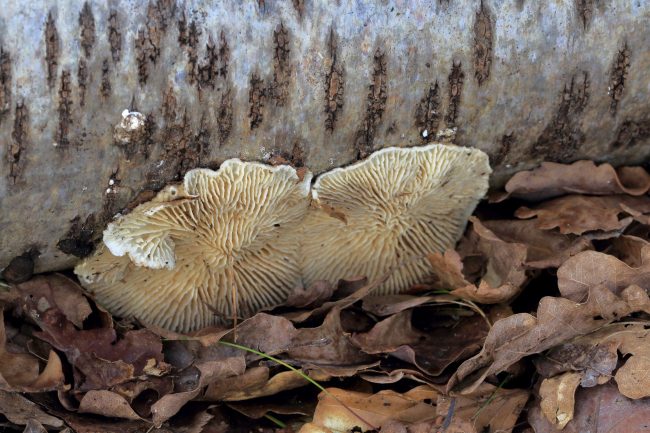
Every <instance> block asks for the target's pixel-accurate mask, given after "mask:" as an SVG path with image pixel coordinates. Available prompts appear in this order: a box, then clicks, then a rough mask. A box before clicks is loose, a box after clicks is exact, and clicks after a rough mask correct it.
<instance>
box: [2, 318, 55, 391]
mask: <svg viewBox="0 0 650 433" xmlns="http://www.w3.org/2000/svg"><path fill="white" fill-rule="evenodd" d="M64 382H65V377H64V374H63V365H62V364H61V359H60V358H59V356H58V355H57V354H56V352H54V351H53V350H50V354H49V358H48V360H47V364H46V365H45V368H44V369H43V371H42V372H41V371H40V362H39V360H38V358H36V357H35V356H33V355H31V354H29V353H16V352H11V351H9V350H8V348H7V336H6V333H5V324H4V314H3V312H2V310H0V390H5V391H19V392H43V391H50V390H54V389H59V388H62V387H63V384H64Z"/></svg>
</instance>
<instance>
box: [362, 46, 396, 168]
mask: <svg viewBox="0 0 650 433" xmlns="http://www.w3.org/2000/svg"><path fill="white" fill-rule="evenodd" d="M387 80H388V74H387V69H386V55H385V54H384V52H383V51H382V50H381V49H379V48H377V49H376V50H375V55H374V59H373V72H372V83H371V84H370V85H369V86H368V97H367V99H366V115H365V118H364V121H363V126H362V127H361V129H360V130H359V131H358V132H357V139H356V140H355V143H354V147H355V150H356V154H357V155H356V157H357V159H361V158H365V157H366V156H368V155H369V154H370V153H371V152H372V150H373V147H374V141H375V134H376V133H377V127H378V126H379V124H380V123H381V119H382V117H383V115H384V110H385V109H386V101H387V99H388V91H387V85H386V81H387Z"/></svg>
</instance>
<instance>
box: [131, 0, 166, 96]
mask: <svg viewBox="0 0 650 433" xmlns="http://www.w3.org/2000/svg"><path fill="white" fill-rule="evenodd" d="M175 9H176V2H175V0H156V1H155V2H153V1H150V2H149V6H148V7H147V20H146V24H145V28H144V29H140V30H138V36H137V37H136V40H135V51H136V61H137V64H138V79H139V81H140V84H141V85H145V84H146V83H147V79H148V78H149V65H150V64H151V65H155V64H156V62H157V61H158V58H159V57H160V49H161V46H162V40H163V37H164V36H165V33H166V31H167V27H168V25H169V21H170V20H171V18H172V17H173V16H174V11H175Z"/></svg>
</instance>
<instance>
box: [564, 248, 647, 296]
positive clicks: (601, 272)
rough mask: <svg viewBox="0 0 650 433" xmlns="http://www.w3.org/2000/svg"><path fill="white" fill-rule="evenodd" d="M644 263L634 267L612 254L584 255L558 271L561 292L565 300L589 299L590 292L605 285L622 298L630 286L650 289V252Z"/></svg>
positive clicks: (592, 253) (584, 253) (644, 258)
mask: <svg viewBox="0 0 650 433" xmlns="http://www.w3.org/2000/svg"><path fill="white" fill-rule="evenodd" d="M641 260H642V263H641V264H640V265H639V266H638V267H636V268H633V267H630V266H629V265H627V264H626V263H625V262H623V261H621V260H619V259H617V258H616V257H614V256H611V255H609V254H604V253H600V252H597V251H584V252H581V253H579V254H576V255H575V256H573V257H571V258H570V259H568V260H567V261H566V262H564V263H563V264H562V266H560V268H559V269H558V270H557V279H558V288H559V289H560V293H561V294H562V296H564V297H565V298H568V299H571V300H573V301H576V302H582V301H584V299H586V297H587V294H588V291H589V288H590V287H593V286H595V285H604V286H605V287H607V288H608V289H609V290H611V291H612V292H614V293H616V294H618V293H620V292H621V290H623V289H625V288H626V287H628V286H630V285H638V286H640V287H644V288H649V287H650V248H645V249H644V250H643V256H642V258H641Z"/></svg>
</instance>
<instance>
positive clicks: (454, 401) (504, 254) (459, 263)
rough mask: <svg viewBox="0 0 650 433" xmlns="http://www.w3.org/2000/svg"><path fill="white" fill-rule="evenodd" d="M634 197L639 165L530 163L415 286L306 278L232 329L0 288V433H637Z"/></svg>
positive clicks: (49, 280)
mask: <svg viewBox="0 0 650 433" xmlns="http://www.w3.org/2000/svg"><path fill="white" fill-rule="evenodd" d="M649 189H650V175H649V174H648V173H647V172H646V170H645V169H643V168H640V167H627V168H625V167H624V168H619V169H616V170H615V169H614V168H612V167H611V166H609V165H607V164H603V165H600V166H596V165H595V164H593V163H591V162H589V161H580V162H577V163H574V164H570V165H562V164H553V163H545V164H543V165H542V166H541V167H540V168H538V169H535V170H531V171H528V172H521V173H518V174H517V175H515V176H514V177H513V178H512V179H511V180H510V181H509V182H508V183H507V185H506V187H505V191H501V192H493V193H492V194H491V196H490V198H489V200H487V201H486V202H484V203H482V204H481V205H480V206H479V207H478V208H477V210H476V211H475V213H474V216H473V217H472V218H471V220H470V223H469V224H468V227H467V230H466V233H465V235H464V236H463V238H462V239H461V240H460V242H459V243H458V244H457V247H456V249H455V250H449V251H446V252H445V253H444V254H440V253H432V254H430V255H429V256H428V258H427V259H428V262H429V263H430V265H431V270H432V274H433V275H435V278H433V279H432V280H431V281H430V282H428V283H427V284H422V285H418V286H416V287H412V289H411V291H410V292H408V293H405V294H401V295H392V296H377V295H374V294H373V289H374V288H375V287H377V286H378V285H379V284H381V282H382V280H383V279H379V280H376V281H367V280H366V279H363V278H359V279H354V280H349V281H339V282H338V283H336V284H330V283H326V282H319V283H316V284H314V285H312V286H311V287H308V288H304V289H300V290H297V291H296V292H295V293H294V294H292V296H291V297H290V299H289V300H288V301H287V303H286V305H283V306H281V307H278V308H276V309H274V310H272V311H267V312H262V313H258V314H257V315H255V316H254V317H252V318H250V319H247V320H245V321H243V322H241V323H240V324H238V326H237V327H236V329H232V327H229V328H226V329H217V328H210V329H204V330H202V331H199V332H198V333H194V334H187V335H183V334H177V333H172V332H168V331H164V330H162V329H157V328H147V327H143V326H142V325H141V324H139V323H134V322H133V321H125V320H121V319H119V318H115V317H111V315H110V314H108V313H107V312H106V311H104V310H103V309H101V308H100V307H99V306H98V305H97V304H96V303H95V302H94V301H93V300H92V299H91V298H89V297H88V296H87V295H86V294H85V292H83V290H82V289H81V287H80V286H79V285H78V283H77V282H76V281H75V279H74V276H73V274H72V273H70V274H68V275H64V274H48V275H37V276H35V277H33V278H31V279H30V280H28V281H26V282H22V283H19V284H8V283H2V285H1V286H0V307H1V308H0V431H3V432H14V431H17V432H20V431H24V432H30V433H34V432H45V431H54V432H63V431H68V432H69V431H75V432H79V433H91V432H115V433H118V432H119V433H131V432H133V433H135V432H141V433H145V432H179V433H221V432H223V433H225V432H234V433H236V432H258V433H263V432H269V433H271V432H277V433H280V432H284V433H289V432H300V433H315V432H325V433H330V432H335V433H342V432H375V431H378V432H382V433H387V432H391V433H420V432H421V433H424V432H429V433H432V432H446V433H460V432H462V433H482V432H494V433H496V432H508V431H515V432H527V433H532V432H535V433H550V432H556V431H560V430H561V431H563V432H566V433H574V432H575V433H578V432H580V433H582V432H593V433H596V432H609V433H614V432H619V433H622V432H644V431H650V373H649V372H650V299H649V297H648V294H649V293H650V243H649V242H648V239H649V237H648V236H649V233H650V197H649V196H648V190H649ZM390 272H391V270H389V269H387V270H386V277H385V278H387V277H388V275H390ZM296 370H298V371H300V372H301V373H297V372H296ZM307 378H309V379H310V380H311V381H313V382H309V381H308V380H307Z"/></svg>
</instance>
